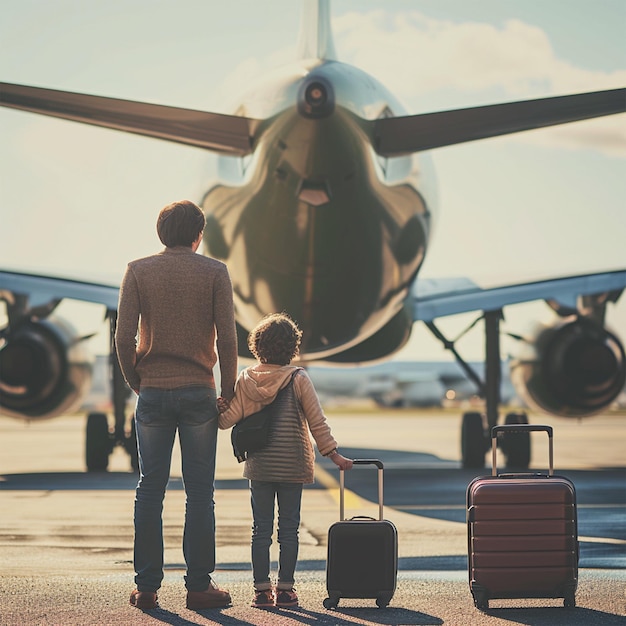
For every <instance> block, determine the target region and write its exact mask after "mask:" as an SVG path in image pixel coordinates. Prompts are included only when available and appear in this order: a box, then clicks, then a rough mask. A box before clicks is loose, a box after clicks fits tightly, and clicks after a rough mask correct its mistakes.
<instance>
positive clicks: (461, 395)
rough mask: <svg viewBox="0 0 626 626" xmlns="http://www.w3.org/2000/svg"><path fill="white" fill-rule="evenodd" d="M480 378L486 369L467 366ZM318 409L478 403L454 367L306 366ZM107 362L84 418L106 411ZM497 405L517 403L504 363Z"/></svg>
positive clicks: (98, 369) (97, 374)
mask: <svg viewBox="0 0 626 626" xmlns="http://www.w3.org/2000/svg"><path fill="white" fill-rule="evenodd" d="M468 365H469V366H470V367H472V368H473V369H474V370H475V371H476V372H480V371H481V368H483V367H484V363H483V362H482V361H481V362H478V361H474V362H470V363H468ZM306 369H307V372H308V373H309V376H310V377H311V380H312V381H313V384H314V385H315V389H316V391H317V393H318V395H319V396H320V399H321V401H322V403H323V404H324V403H326V402H332V401H334V400H337V399H342V398H351V399H368V400H373V401H374V402H375V403H376V404H377V405H379V406H381V407H388V408H397V407H441V406H443V405H445V404H446V403H455V402H463V401H467V400H471V399H474V398H477V397H478V390H477V388H476V385H474V383H473V382H472V381H471V380H470V379H469V378H468V377H467V375H466V374H465V372H464V371H463V369H462V368H461V366H460V365H459V364H458V363H456V362H454V361H385V362H383V363H376V364H375V365H367V364H364V365H359V366H355V367H345V366H343V367H323V366H319V365H310V366H307V368H306ZM108 370H109V356H108V355H97V356H96V360H95V363H94V368H93V380H92V384H91V389H90V391H89V393H88V394H87V397H86V398H85V400H84V402H83V405H82V407H81V409H82V410H83V411H88V412H97V411H105V412H106V411H109V410H110V408H111V407H110V404H111V400H110V399H111V388H110V380H109V378H110V376H109V371H108ZM500 400H501V401H502V403H503V404H510V403H511V402H512V401H514V400H517V396H516V393H515V389H514V387H513V384H512V383H511V379H510V376H509V366H508V363H507V362H506V361H503V362H502V381H501V391H500Z"/></svg>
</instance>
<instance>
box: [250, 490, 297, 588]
mask: <svg viewBox="0 0 626 626" xmlns="http://www.w3.org/2000/svg"><path fill="white" fill-rule="evenodd" d="M250 500H251V503H252V517H253V523H252V574H253V577H254V587H255V589H258V590H260V589H269V588H270V546H271V545H272V533H273V531H274V501H275V500H276V501H277V502H278V543H279V544H280V551H279V557H278V587H279V588H281V589H290V588H291V587H292V586H293V583H294V573H295V570H296V562H297V560H298V527H299V526H300V503H301V501H302V484H301V483H271V482H265V481H262V480H251V481H250Z"/></svg>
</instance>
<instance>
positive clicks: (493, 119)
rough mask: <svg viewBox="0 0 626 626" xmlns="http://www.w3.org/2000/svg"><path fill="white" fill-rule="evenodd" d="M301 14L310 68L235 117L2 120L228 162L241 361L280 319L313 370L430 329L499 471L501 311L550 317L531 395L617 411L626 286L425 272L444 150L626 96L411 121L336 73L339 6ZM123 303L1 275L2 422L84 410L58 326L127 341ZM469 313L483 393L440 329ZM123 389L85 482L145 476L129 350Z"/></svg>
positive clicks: (74, 114)
mask: <svg viewBox="0 0 626 626" xmlns="http://www.w3.org/2000/svg"><path fill="white" fill-rule="evenodd" d="M302 15H303V17H302V26H301V32H300V39H299V41H300V46H299V58H298V60H297V61H296V62H295V63H294V64H293V65H290V66H287V67H285V68H281V69H279V70H278V71H277V72H276V73H273V74H272V76H271V77H269V78H268V81H267V82H266V83H265V84H264V86H262V87H260V88H258V89H257V90H254V91H251V92H249V93H247V94H245V95H244V96H242V98H241V100H240V103H239V106H238V107H237V108H236V109H235V110H234V113H233V114H231V115H226V114H218V113H212V112H205V111H201V110H191V109H184V108H180V107H172V106H164V105H160V104H152V103H146V102H136V101H130V100H122V99H118V98H108V97H103V96H94V95H89V94H82V93H75V92H69V91H61V90H56V89H49V88H42V87H35V86H27V85H21V84H15V83H0V105H1V106H3V107H8V108H12V109H17V110H21V111H27V112H31V113H37V114H41V115H47V116H52V117H56V118H61V119H65V120H71V121H76V122H82V123H85V124H91V125H95V126H100V127H103V128H108V129H113V130H118V131H122V132H125V133H134V134H138V135H142V136H145V137H152V138H155V139H160V140H164V141H170V142H176V143H178V144H183V145H187V146H194V147H199V148H203V149H205V150H207V151H210V152H212V153H215V154H216V155H217V160H218V173H219V180H216V181H214V182H212V183H211V184H207V185H206V187H205V188H206V192H205V193H204V195H203V197H202V198H201V199H200V200H199V203H200V204H201V206H202V207H203V209H204V211H205V213H206V217H207V228H206V232H205V235H204V252H206V254H208V255H210V256H213V257H215V258H218V259H221V260H223V261H225V262H226V263H227V265H228V267H229V271H230V273H231V277H232V279H233V288H234V298H235V305H236V321H237V331H238V338H239V354H240V356H241V357H242V358H246V357H250V354H249V352H248V350H247V345H246V336H247V333H248V330H249V329H250V328H251V327H252V326H253V325H254V324H256V322H257V321H258V320H259V318H260V317H262V316H263V315H264V314H266V313H269V312H274V311H286V312H288V313H289V314H290V315H291V316H292V317H293V318H294V319H296V320H297V321H298V323H299V325H300V327H301V328H302V330H303V333H304V341H303V344H302V348H301V356H300V361H301V363H303V364H310V363H320V362H321V363H328V364H333V365H338V366H339V365H344V366H348V365H354V364H358V363H374V362H377V361H381V360H385V359H388V358H389V357H390V356H391V355H393V354H394V353H396V352H397V351H398V350H399V349H401V348H402V347H403V346H404V345H405V344H406V343H407V341H408V339H409V337H410V335H411V331H412V328H413V326H414V324H415V323H417V322H422V323H424V324H425V326H426V327H427V328H428V329H429V330H430V331H431V332H432V334H433V335H434V336H435V337H436V338H437V339H438V340H439V341H441V343H442V345H443V346H444V347H445V348H446V349H447V350H449V351H451V352H452V354H453V355H454V357H455V359H456V360H457V362H458V363H459V365H460V366H461V367H462V368H463V370H464V371H465V372H466V373H467V374H468V376H469V377H470V378H471V380H473V382H474V383H475V384H476V386H477V389H478V391H479V393H480V395H481V396H482V397H483V398H484V400H485V412H484V413H479V412H475V411H473V412H468V413H465V414H464V415H463V420H462V425H461V440H462V464H463V466H464V467H483V466H484V460H485V452H486V450H487V447H488V441H489V431H490V428H491V427H493V426H494V425H495V424H497V422H498V420H499V410H498V409H499V404H500V381H501V377H502V372H501V367H500V363H501V357H500V321H501V319H502V316H503V309H504V308H505V307H509V306H513V305H515V304H519V303H523V302H529V301H533V300H544V301H546V302H547V303H548V304H549V305H550V306H551V307H552V308H553V310H554V311H555V312H556V313H557V314H558V316H559V320H558V322H556V323H554V324H552V325H549V326H544V327H541V328H540V329H539V330H537V332H536V333H534V334H533V335H525V336H519V337H517V339H518V340H519V347H520V353H519V355H517V356H516V357H515V358H514V359H513V360H512V361H511V364H510V366H511V375H512V378H513V380H514V382H515V385H516V389H517V391H518V393H519V394H520V396H521V397H522V398H523V399H524V401H525V402H526V403H527V404H528V406H530V407H532V408H534V409H537V410H540V411H543V412H546V413H548V414H552V415H558V416H564V417H573V418H582V417H586V416H590V415H594V414H597V413H599V412H601V411H603V410H604V409H605V408H606V407H608V406H609V405H610V404H611V403H612V402H613V401H614V399H615V398H616V397H617V396H618V395H619V393H621V391H622V389H623V387H624V382H625V380H626V356H625V353H624V347H623V344H622V341H621V340H620V338H619V337H618V336H617V335H616V334H615V333H614V332H612V331H611V330H609V329H608V328H606V325H605V316H606V311H607V307H609V306H611V305H613V304H615V303H616V302H617V301H618V299H619V297H620V295H621V293H622V291H623V289H624V286H626V269H624V268H621V269H616V270H612V271H606V272H594V273H589V274H576V275H572V276H556V277H552V278H547V279H543V280H537V281H533V282H517V283H512V284H508V285H500V286H494V287H489V288H483V287H481V286H480V285H478V284H476V283H474V282H472V281H470V280H469V279H467V278H459V279H445V280H437V279H423V278H421V277H420V276H419V272H420V269H421V268H422V266H423V263H424V259H425V258H426V254H427V252H428V250H429V247H430V245H431V243H432V231H433V223H434V221H435V219H436V217H437V213H438V203H437V190H436V185H435V179H434V168H433V166H432V162H431V160H430V156H429V152H430V151H432V150H435V149H437V148H441V147H444V146H452V145H457V144H461V143H464V142H468V141H476V140H480V139H485V138H490V137H498V136H503V135H507V134H510V133H517V132H522V131H526V130H531V129H539V128H545V127H550V126H555V125H559V124H565V123H572V122H576V121H580V120H585V119H591V118H596V117H602V116H608V115H614V114H618V113H623V112H625V111H626V89H624V88H621V89H611V90H604V91H595V92H589V93H578V94H571V95H563V96H558V97H549V98H542V99H536V100H524V101H518V102H508V103H504V104H494V105H487V106H477V107H472V108H463V109H452V110H446V111H438V112H433V113H427V114H417V115H411V114H408V113H407V112H405V111H404V109H403V108H402V106H401V105H400V104H399V103H398V102H397V100H396V98H395V97H394V96H393V95H392V94H391V93H390V92H389V91H388V90H387V89H386V88H385V87H384V86H383V85H382V84H381V83H380V82H379V81H377V80H376V79H374V78H373V77H372V76H369V75H368V74H366V73H365V72H363V71H362V70H360V69H358V68H356V67H354V66H350V65H348V64H345V63H342V62H341V61H339V60H338V59H337V55H336V53H335V48H334V43H333V36H332V30H331V23H330V7H329V2H328V1H327V0H319V1H318V2H313V1H311V0H307V1H305V3H304V11H303V14H302ZM117 295H118V285H116V284H107V283H103V282H92V281H81V280H71V279H67V278H62V277H60V276H50V275H43V274H37V273H28V272H25V271H24V272H19V271H13V270H11V269H8V268H5V269H4V270H2V271H0V299H1V300H3V301H4V302H5V307H6V317H7V323H6V326H5V327H4V328H3V329H2V331H1V336H0V341H1V342H2V343H1V344H0V406H1V409H2V412H3V413H4V414H6V415H10V416H13V417H16V418H19V419H26V420H35V419H44V418H49V417H54V416H57V415H61V414H63V413H67V412H69V411H70V410H71V409H72V408H73V407H76V406H79V405H80V402H81V401H82V399H83V398H84V397H85V394H86V392H87V389H88V387H89V383H90V378H91V370H92V363H91V361H90V357H89V356H88V355H87V354H86V351H85V339H86V337H84V336H80V335H78V334H77V333H76V332H75V331H74V330H72V328H71V327H70V325H69V323H68V322H67V321H66V320H62V319H60V317H59V316H58V314H56V309H57V307H58V304H59V303H60V302H61V301H62V300H63V299H65V298H74V299H77V300H83V301H88V302H95V303H99V304H101V305H104V307H105V308H106V310H107V317H108V320H109V324H110V329H111V335H112V334H113V332H114V329H115V319H116V307H117ZM469 311H476V312H477V314H478V315H479V317H478V320H481V321H482V322H483V323H484V328H485V375H484V378H483V379H481V378H480V377H479V376H478V375H476V374H475V373H473V370H471V368H470V367H469V366H468V364H467V363H466V361H465V360H464V359H463V358H462V355H461V354H460V353H459V350H458V349H457V346H456V343H455V341H454V340H450V339H449V338H448V337H446V336H445V335H444V333H443V332H442V331H441V329H440V328H439V326H438V325H436V320H437V319H439V318H442V317H446V316H449V315H455V314H458V313H463V312H469ZM478 320H477V321H478ZM110 378H111V388H112V401H113V407H114V418H115V428H114V432H113V433H110V432H109V428H108V423H107V417H106V415H105V414H103V413H91V414H90V415H89V416H88V420H87V439H86V440H87V446H86V462H87V469H88V470H103V469H106V467H107V464H108V456H109V454H110V452H111V450H112V448H113V446H115V445H122V446H123V447H124V448H125V449H126V450H127V451H128V452H129V455H130V457H131V464H132V465H133V467H136V448H135V444H134V438H133V433H132V420H131V425H130V430H129V428H128V424H127V422H128V416H127V414H126V404H127V401H128V398H129V394H130V391H129V390H128V389H127V387H126V385H125V384H124V381H123V379H122V377H121V375H120V372H119V367H118V366H117V360H116V358H115V352H114V347H113V346H111V355H110ZM518 417H519V416H518ZM518 417H516V418H515V419H518ZM519 419H520V420H523V419H524V418H523V417H519ZM517 441H519V442H521V443H517V444H515V445H513V444H512V443H511V444H510V445H507V446H506V448H507V450H506V451H505V452H506V454H507V459H508V461H509V464H510V465H512V464H516V465H524V464H527V461H525V459H528V458H529V445H530V444H529V443H528V442H523V441H522V439H518V440H517ZM520 459H521V461H520ZM513 461H515V463H513Z"/></svg>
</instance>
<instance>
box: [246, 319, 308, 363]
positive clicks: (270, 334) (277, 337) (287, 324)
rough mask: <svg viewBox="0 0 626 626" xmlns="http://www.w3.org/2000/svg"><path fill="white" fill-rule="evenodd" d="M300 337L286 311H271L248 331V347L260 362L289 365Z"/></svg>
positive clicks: (297, 329) (296, 353) (300, 332)
mask: <svg viewBox="0 0 626 626" xmlns="http://www.w3.org/2000/svg"><path fill="white" fill-rule="evenodd" d="M301 339H302V331H301V330H300V329H299V328H298V325H297V324H296V323H295V322H294V321H293V320H292V319H291V318H290V317H289V316H288V315H287V314H286V313H271V314H270V315H266V316H265V317H264V318H263V319H262V320H261V321H260V322H259V323H258V324H257V325H256V326H255V327H254V328H253V329H252V330H251V331H250V334H249V335H248V348H250V352H252V354H253V355H254V356H255V357H256V358H257V359H258V360H259V361H260V362H261V363H269V364H272V365H289V363H291V361H292V359H293V358H294V357H296V356H297V355H298V352H299V350H300V341H301Z"/></svg>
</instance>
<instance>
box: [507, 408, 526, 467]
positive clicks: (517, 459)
mask: <svg viewBox="0 0 626 626" xmlns="http://www.w3.org/2000/svg"><path fill="white" fill-rule="evenodd" d="M504 423H505V424H528V415H526V413H524V412H521V413H508V414H507V416H506V417H505V419H504ZM500 447H501V448H502V452H503V453H504V455H505V456H506V466H507V468H514V469H528V466H529V465H530V433H506V434H505V436H504V437H503V438H502V443H501V444H500Z"/></svg>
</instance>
